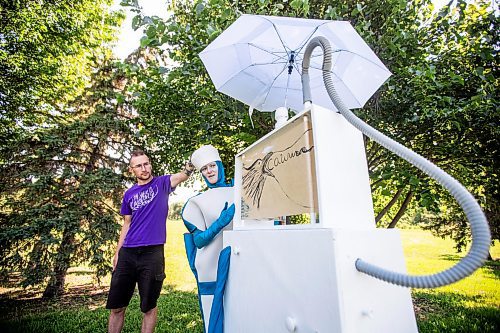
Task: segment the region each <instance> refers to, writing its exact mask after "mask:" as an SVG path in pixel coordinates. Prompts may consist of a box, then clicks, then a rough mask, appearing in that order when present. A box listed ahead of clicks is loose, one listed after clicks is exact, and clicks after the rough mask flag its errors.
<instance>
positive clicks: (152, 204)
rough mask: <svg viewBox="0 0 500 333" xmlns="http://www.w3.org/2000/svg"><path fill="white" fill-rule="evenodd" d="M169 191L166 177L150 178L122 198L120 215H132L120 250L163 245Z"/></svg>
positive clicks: (132, 188)
mask: <svg viewBox="0 0 500 333" xmlns="http://www.w3.org/2000/svg"><path fill="white" fill-rule="evenodd" d="M171 192H172V187H171V186H170V175H166V176H159V177H153V179H152V180H151V181H150V182H149V183H147V184H145V185H138V184H135V185H134V186H132V187H131V188H129V189H128V190H127V191H126V192H125V194H124V195H123V202H122V208H121V209H120V214H122V215H132V222H131V223H130V228H129V230H128V233H127V236H126V237H125V241H124V242H123V246H124V247H137V246H145V245H159V244H164V243H165V241H166V239H167V225H166V222H167V214H168V195H169V194H170V193H171Z"/></svg>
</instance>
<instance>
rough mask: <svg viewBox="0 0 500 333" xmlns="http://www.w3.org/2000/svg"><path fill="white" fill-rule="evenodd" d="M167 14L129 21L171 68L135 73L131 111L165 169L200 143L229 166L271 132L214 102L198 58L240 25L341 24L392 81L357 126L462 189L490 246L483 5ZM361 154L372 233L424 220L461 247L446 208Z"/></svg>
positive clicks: (493, 93)
mask: <svg viewBox="0 0 500 333" xmlns="http://www.w3.org/2000/svg"><path fill="white" fill-rule="evenodd" d="M171 10H172V11H173V15H172V16H171V17H169V18H168V19H166V20H161V19H160V18H158V17H147V16H144V15H142V14H140V15H138V16H137V17H136V19H135V26H136V28H139V27H143V29H144V32H145V34H144V37H143V39H142V41H141V44H142V46H143V47H146V48H152V49H156V50H158V51H159V53H160V54H163V55H164V57H165V58H169V59H172V60H173V61H174V64H173V65H172V67H171V68H168V69H167V68H164V67H161V66H158V67H157V70H155V71H153V73H151V72H150V73H145V75H146V77H148V79H149V81H147V82H146V84H145V86H144V89H143V90H142V91H141V93H140V95H139V98H138V100H137V104H136V107H137V109H138V112H139V113H140V116H141V121H142V125H143V127H142V128H143V133H144V136H145V137H146V141H147V144H148V145H151V146H154V147H156V148H157V149H158V154H157V156H156V157H157V158H159V159H160V160H162V161H163V162H164V163H165V165H169V166H173V165H172V163H175V164H177V163H179V162H180V160H181V159H183V158H185V157H186V156H187V154H188V153H189V152H190V151H192V150H193V149H194V148H195V147H196V146H197V145H200V144H202V143H206V142H212V143H214V144H216V145H217V146H219V147H221V148H222V150H223V156H224V160H225V161H227V160H228V159H230V160H232V156H233V155H234V154H235V153H236V152H237V151H238V150H239V149H241V148H242V147H244V146H247V145H248V144H249V143H252V142H253V141H254V140H256V139H257V138H259V137H260V136H261V135H262V134H263V133H265V132H267V131H269V129H270V128H271V126H272V125H271V124H270V121H271V117H270V116H269V115H268V114H258V115H254V117H255V119H256V120H257V121H256V127H255V128H252V127H251V126H250V124H249V121H248V119H249V118H248V115H246V114H245V111H246V107H245V106H244V105H241V103H239V102H235V101H234V100H231V99H230V98H228V97H226V96H224V95H222V94H220V93H218V92H216V91H215V89H214V87H213V85H212V83H211V81H210V79H209V77H208V75H207V73H206V71H205V69H204V68H203V65H202V63H201V61H200V59H199V57H198V54H199V52H201V51H202V50H203V49H204V48H205V47H206V46H207V45H208V44H209V43H210V42H211V41H212V40H213V39H215V38H216V37H217V36H218V35H219V34H220V33H221V32H222V31H223V30H224V29H225V28H227V27H228V26H229V25H230V24H231V23H232V22H233V21H234V20H235V19H236V18H237V17H238V16H239V15H241V14H243V13H249V14H265V15H281V16H294V17H307V18H317V19H332V20H348V21H350V22H351V24H352V25H353V26H354V27H355V29H356V30H357V31H358V33H359V34H360V35H361V36H362V37H363V38H364V39H365V41H366V42H367V43H368V44H369V45H370V46H371V47H372V49H373V50H374V51H375V52H376V53H377V54H378V56H379V57H380V58H381V59H382V60H383V61H384V62H385V63H386V65H387V66H388V67H389V69H390V70H391V71H392V72H393V74H394V75H393V76H392V77H391V78H390V79H389V80H388V82H387V83H386V84H385V85H384V86H383V87H382V88H381V89H380V90H379V91H378V92H377V93H376V94H375V95H374V96H373V98H372V99H371V100H370V101H369V102H368V104H367V105H366V106H365V108H363V109H361V110H357V111H356V112H357V113H358V115H360V116H361V117H362V118H363V119H365V120H366V121H367V122H369V123H370V124H371V125H373V126H375V127H376V128H379V129H381V130H382V131H383V132H385V133H386V134H388V135H389V136H391V137H393V138H395V139H396V140H398V141H400V142H402V143H404V144H405V145H406V146H408V147H410V148H411V149H413V150H415V151H417V152H418V153H420V154H422V155H423V156H425V157H427V158H429V159H430V160H431V161H433V162H435V163H436V164H438V165H439V166H440V167H442V168H443V169H444V170H446V171H447V172H449V173H451V174H452V175H453V176H454V177H456V178H457V179H458V180H459V181H461V182H463V183H464V185H465V186H466V187H467V188H468V189H469V190H470V191H471V192H472V193H473V194H474V195H475V196H476V197H477V198H478V200H479V201H480V204H481V205H482V207H483V208H484V209H485V211H486V214H487V215H488V218H489V220H490V223H491V225H492V230H493V234H494V235H493V237H494V239H498V236H499V234H498V206H499V204H498V197H499V196H498V191H499V189H498V184H499V182H498V158H497V156H498V148H497V147H498V138H499V135H498V134H499V133H498V126H497V124H498V123H499V112H498V93H497V91H498V72H497V71H498V70H497V68H498V61H497V58H498V57H497V52H498V49H499V45H498V34H496V33H495V32H496V31H498V15H497V14H496V13H495V12H494V11H493V9H492V8H491V7H490V2H489V1H476V2H473V3H468V2H466V1H457V2H456V3H455V4H454V5H453V6H451V7H447V6H446V7H444V8H442V9H441V10H440V11H435V10H434V7H433V4H432V2H431V1H430V0H419V1H412V2H407V1H401V0H377V1H357V2H352V1H332V0H330V1H315V0H293V1H270V0H262V1H229V0H210V1H194V2H192V1H175V2H172V6H171ZM366 145H367V155H368V162H369V171H370V176H371V180H372V191H373V194H374V206H375V208H376V212H377V215H378V216H377V220H378V221H379V225H380V226H389V227H393V226H395V225H396V223H397V222H398V220H399V219H400V217H401V216H402V215H403V214H404V213H405V212H407V213H408V212H410V213H412V214H414V213H415V212H430V213H432V214H433V215H432V218H431V219H428V220H425V221H422V223H424V222H425V223H424V225H425V226H427V227H428V228H430V229H432V230H434V231H436V232H437V233H438V234H440V235H443V236H445V235H449V236H452V237H453V238H454V239H455V240H456V241H457V245H458V248H461V247H462V246H463V245H464V244H465V243H466V239H467V237H466V236H468V235H467V233H468V228H465V223H466V222H465V219H464V216H463V214H462V213H461V210H460V209H459V208H458V207H456V203H455V202H454V200H453V199H452V198H451V197H450V196H449V195H448V194H446V193H445V192H444V191H443V190H442V189H441V188H440V187H439V185H437V184H436V183H435V182H434V181H433V180H431V179H429V178H428V177H427V176H425V175H423V174H422V173H421V172H419V171H418V170H416V169H415V168H414V167H412V166H410V165H409V164H408V163H406V162H405V161H403V160H401V159H399V158H397V157H395V156H393V155H391V154H390V153H389V152H387V151H385V150H384V149H382V148H381V147H379V146H378V145H377V144H375V143H373V142H371V141H369V140H367V142H366Z"/></svg>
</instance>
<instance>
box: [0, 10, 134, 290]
mask: <svg viewBox="0 0 500 333" xmlns="http://www.w3.org/2000/svg"><path fill="white" fill-rule="evenodd" d="M108 3H109V1H97V2H96V1H79V2H73V1H58V2H54V3H50V2H43V1H27V2H19V1H14V2H11V3H9V4H8V5H7V6H5V5H2V15H3V17H5V20H6V21H7V24H6V25H5V26H2V29H3V31H2V36H6V38H5V39H3V40H2V43H3V44H2V47H1V49H0V52H1V57H2V58H1V62H0V64H1V66H2V68H3V69H4V70H5V72H6V73H7V76H6V77H5V78H4V77H2V80H1V81H0V82H1V90H0V96H2V104H1V105H2V114H1V116H0V119H1V120H2V122H4V124H7V125H8V126H7V128H5V127H2V136H3V138H4V139H5V140H2V144H1V146H0V184H1V186H0V203H1V210H0V267H1V268H0V273H1V276H2V277H6V276H7V275H8V274H10V273H12V272H20V273H21V277H22V279H21V281H22V286H24V287H26V286H29V285H35V286H37V285H41V284H44V283H47V284H46V289H45V292H44V296H46V297H53V296H55V295H57V294H59V293H61V292H62V291H63V287H64V280H65V276H66V272H67V269H68V268H69V267H70V265H74V264H84V263H85V264H89V265H90V266H91V267H93V268H95V272H96V276H97V277H98V278H99V277H102V276H104V275H105V274H107V273H108V272H109V270H110V266H111V264H110V263H111V260H110V257H111V253H110V252H111V251H112V248H113V246H112V244H114V243H115V242H116V239H117V233H118V228H119V224H118V219H117V215H118V214H117V210H116V207H117V205H118V204H119V200H120V198H121V195H122V192H123V189H124V184H125V182H126V181H127V178H126V177H125V175H124V173H123V170H125V167H126V166H125V165H124V163H123V161H124V156H123V155H124V153H125V152H126V151H127V150H130V148H129V145H131V144H133V142H134V138H133V136H132V129H133V128H132V127H131V124H130V118H131V109H130V108H129V106H128V103H127V100H128V99H129V98H130V96H129V95H128V93H127V91H126V85H127V77H126V76H125V74H126V69H127V67H126V66H124V65H120V64H117V63H115V62H113V61H111V60H110V59H109V57H110V55H111V53H110V49H109V43H110V42H111V41H112V40H113V38H114V33H115V31H116V26H117V25H118V24H119V22H120V17H121V15H117V14H113V13H110V12H109V9H108V7H107V4H108ZM9 80H10V81H12V84H10V85H9V83H10V81H9Z"/></svg>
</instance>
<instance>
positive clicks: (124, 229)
mask: <svg viewBox="0 0 500 333" xmlns="http://www.w3.org/2000/svg"><path fill="white" fill-rule="evenodd" d="M131 222H132V215H124V216H123V225H122V230H121V232H120V238H119V239H118V245H117V246H116V253H115V256H114V258H113V271H114V270H115V268H116V263H117V262H118V253H119V252H120V249H121V248H122V245H123V242H124V241H125V237H126V236H127V233H128V229H129V228H130V223H131Z"/></svg>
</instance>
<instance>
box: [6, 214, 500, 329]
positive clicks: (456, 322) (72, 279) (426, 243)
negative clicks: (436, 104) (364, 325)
mask: <svg viewBox="0 0 500 333" xmlns="http://www.w3.org/2000/svg"><path fill="white" fill-rule="evenodd" d="M184 230H185V229H184V226H183V225H182V223H181V222H179V221H169V222H168V233H169V234H168V241H167V247H166V257H165V260H166V274H167V278H166V280H165V283H164V287H163V291H162V296H161V297H160V300H159V319H158V325H157V329H156V332H168V333H170V332H203V328H202V321H201V318H200V315H199V311H198V301H197V294H196V283H195V280H194V277H193V275H192V273H191V271H190V269H189V266H188V264H187V260H186V257H185V253H184V245H183V239H182V233H184ZM401 233H402V238H403V245H404V251H405V256H406V260H407V267H408V271H409V273H412V274H426V273H434V272H437V271H441V270H443V269H446V268H448V267H450V266H452V265H453V264H454V263H455V262H456V261H457V260H459V258H460V256H459V255H457V254H455V251H454V249H453V242H452V241H450V240H442V239H440V238H436V237H433V236H432V235H431V234H430V233H429V232H426V231H421V230H402V231H401ZM492 256H493V258H497V259H498V258H500V246H498V245H497V246H495V247H494V248H492ZM89 272H90V271H89V269H88V268H85V267H77V268H72V269H71V270H70V272H69V274H68V277H67V286H68V288H67V289H68V292H67V294H66V295H64V296H63V297H61V298H59V299H57V300H55V301H50V302H49V301H42V300H41V299H40V295H41V291H40V290H33V289H30V290H20V289H18V288H15V277H13V283H12V284H11V285H10V286H3V287H0V332H37V333H42V332H61V333H62V332H64V333H67V332H81V333H84V332H89V333H91V332H92V333H94V332H106V327H107V318H108V311H107V310H105V309H104V304H105V301H106V295H107V291H108V285H109V277H108V278H107V279H104V280H103V281H101V284H100V285H99V284H97V283H96V281H93V280H92V277H91V276H90V274H89ZM499 274H500V262H499V261H492V262H488V263H487V265H485V266H484V267H483V268H481V269H479V270H478V271H477V272H476V273H474V274H473V275H472V276H471V277H468V278H467V279H465V280H462V281H460V282H458V283H455V284H453V285H450V286H446V287H441V288H437V289H433V290H413V293H412V294H413V300H414V307H415V312H416V314H417V322H418V326H419V331H420V332H421V333H427V332H456V333H458V332H463V333H465V332H467V333H468V332H500V285H499V281H500V280H499ZM141 319H142V317H141V313H140V311H139V305H138V296H137V294H136V295H135V296H134V297H133V299H132V302H131V304H130V306H129V309H128V310H127V318H126V321H125V327H124V330H123V332H139V331H140V326H141ZM256 333H259V332H256Z"/></svg>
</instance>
